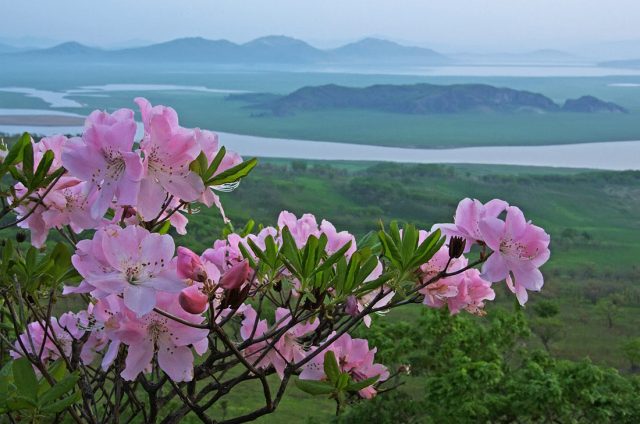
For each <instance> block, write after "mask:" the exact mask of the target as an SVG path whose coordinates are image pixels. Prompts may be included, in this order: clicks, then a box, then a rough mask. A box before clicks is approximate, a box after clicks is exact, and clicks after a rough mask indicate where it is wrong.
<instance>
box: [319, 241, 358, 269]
mask: <svg viewBox="0 0 640 424" xmlns="http://www.w3.org/2000/svg"><path fill="white" fill-rule="evenodd" d="M350 248H351V240H349V241H348V242H346V243H345V244H344V246H342V247H341V248H340V249H338V250H336V252H335V253H334V254H333V255H331V256H329V257H328V258H327V259H325V261H324V262H323V263H322V264H321V265H320V266H319V267H317V268H316V269H315V270H314V272H313V273H314V274H317V273H318V272H322V271H326V270H328V269H329V268H331V267H332V266H333V265H335V264H336V263H337V262H338V261H339V260H340V258H343V257H344V254H345V253H347V250H349V249H350Z"/></svg>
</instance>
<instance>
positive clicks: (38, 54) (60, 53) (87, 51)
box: [14, 41, 106, 60]
mask: <svg viewBox="0 0 640 424" xmlns="http://www.w3.org/2000/svg"><path fill="white" fill-rule="evenodd" d="M105 53H106V51H105V50H102V49H98V48H95V47H89V46H85V45H84V44H80V43H77V42H75V41H69V42H66V43H62V44H58V45H56V46H53V47H49V48H46V49H36V50H28V51H25V52H19V53H15V54H14V57H18V58H25V59H39V58H58V59H72V58H81V59H83V60H86V59H89V58H97V57H100V56H103V55H104V54H105Z"/></svg>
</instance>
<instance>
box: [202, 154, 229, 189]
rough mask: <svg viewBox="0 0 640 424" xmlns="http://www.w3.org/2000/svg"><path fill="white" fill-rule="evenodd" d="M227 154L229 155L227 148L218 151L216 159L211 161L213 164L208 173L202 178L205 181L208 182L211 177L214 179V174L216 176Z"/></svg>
mask: <svg viewBox="0 0 640 424" xmlns="http://www.w3.org/2000/svg"><path fill="white" fill-rule="evenodd" d="M226 154H227V149H225V147H224V146H222V147H221V148H220V150H218V153H216V157H214V158H213V160H212V161H211V164H210V165H209V167H208V168H207V171H206V172H205V173H204V175H203V176H202V179H203V180H205V181H207V180H209V179H210V178H211V177H213V174H215V173H216V171H217V170H218V167H219V166H220V163H221V162H222V159H224V155H226Z"/></svg>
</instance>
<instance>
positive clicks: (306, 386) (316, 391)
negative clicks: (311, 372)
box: [296, 379, 334, 396]
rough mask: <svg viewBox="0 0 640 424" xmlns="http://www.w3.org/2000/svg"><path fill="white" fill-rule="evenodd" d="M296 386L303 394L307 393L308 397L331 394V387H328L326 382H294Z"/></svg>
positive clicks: (298, 380)
mask: <svg viewBox="0 0 640 424" xmlns="http://www.w3.org/2000/svg"><path fill="white" fill-rule="evenodd" d="M296 386H297V387H298V389H300V390H302V391H303V392H306V393H309V394H310V395H314V396H317V395H328V394H331V393H333V391H334V388H333V386H331V385H329V384H328V383H327V382H326V381H317V380H300V379H297V380H296Z"/></svg>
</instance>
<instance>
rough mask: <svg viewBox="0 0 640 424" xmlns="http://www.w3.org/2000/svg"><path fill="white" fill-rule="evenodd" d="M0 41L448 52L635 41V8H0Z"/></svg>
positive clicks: (328, 1) (549, 3) (363, 3)
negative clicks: (345, 45) (372, 39)
mask: <svg viewBox="0 0 640 424" xmlns="http://www.w3.org/2000/svg"><path fill="white" fill-rule="evenodd" d="M0 16H2V25H1V27H0V37H2V38H15V37H23V36H30V37H38V38H47V39H52V40H57V41H67V40H77V41H80V42H83V43H87V44H92V45H103V46H108V45H114V44H118V43H120V42H124V41H128V40H149V41H164V40H169V39H173V38H177V37H185V36H202V37H206V38H213V39H215V38H227V39H230V40H232V41H237V42H242V41H247V40H250V39H253V38H256V37H259V36H263V35H267V34H285V35H291V36H294V37H298V38H301V39H304V40H307V41H309V42H311V43H312V44H315V45H317V46H320V47H326V46H333V45H337V44H339V43H341V42H345V41H352V40H355V39H358V38H362V37H365V36H372V35H375V36H384V37H387V38H390V39H394V40H398V41H411V42H414V43H416V44H420V45H426V46H432V47H439V48H445V49H452V50H465V49H477V48H483V49H484V50H494V51H497V50H514V49H517V50H521V49H526V48H547V47H558V48H566V47H569V46H579V45H585V44H588V43H593V42H601V43H602V42H607V41H614V40H640V1H638V0H390V1H381V0H315V1H307V0H182V1H179V0H171V1H170V0H105V1H94V0H75V1H74V0H0Z"/></svg>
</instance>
